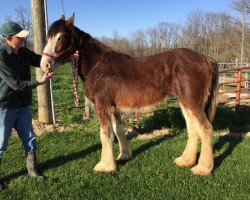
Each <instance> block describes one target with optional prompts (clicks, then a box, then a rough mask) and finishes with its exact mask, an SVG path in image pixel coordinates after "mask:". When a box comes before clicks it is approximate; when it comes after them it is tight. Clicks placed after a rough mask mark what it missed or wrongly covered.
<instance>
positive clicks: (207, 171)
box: [191, 165, 212, 176]
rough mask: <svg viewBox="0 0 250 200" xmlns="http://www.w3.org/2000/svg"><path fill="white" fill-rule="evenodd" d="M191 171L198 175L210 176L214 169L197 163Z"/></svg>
mask: <svg viewBox="0 0 250 200" xmlns="http://www.w3.org/2000/svg"><path fill="white" fill-rule="evenodd" d="M191 171H192V173H193V174H196V175H200V176H210V175H211V171H212V170H211V169H209V168H207V167H204V166H200V165H196V166H195V167H193V168H191Z"/></svg>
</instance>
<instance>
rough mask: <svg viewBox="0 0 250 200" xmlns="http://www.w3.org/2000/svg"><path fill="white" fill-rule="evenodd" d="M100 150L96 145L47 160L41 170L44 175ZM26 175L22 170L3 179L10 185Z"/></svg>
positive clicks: (41, 165) (41, 164)
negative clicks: (12, 181) (48, 171)
mask: <svg viewBox="0 0 250 200" xmlns="http://www.w3.org/2000/svg"><path fill="white" fill-rule="evenodd" d="M99 149H101V144H95V145H93V146H90V147H88V148H87V149H84V150H82V151H79V152H75V153H72V154H69V155H65V156H58V157H55V158H52V159H50V160H47V161H46V162H44V163H40V164H39V169H40V171H41V172H42V173H43V172H44V171H46V170H48V169H53V168H57V167H59V166H61V165H63V164H65V163H68V162H70V161H73V160H77V159H81V158H84V157H85V156H86V155H88V154H90V153H92V152H95V151H97V150H99ZM25 174H27V170H21V171H19V172H16V173H13V174H10V175H8V176H5V177H3V178H2V180H3V181H4V182H6V183H8V182H10V181H11V179H14V178H17V177H18V176H23V175H25Z"/></svg>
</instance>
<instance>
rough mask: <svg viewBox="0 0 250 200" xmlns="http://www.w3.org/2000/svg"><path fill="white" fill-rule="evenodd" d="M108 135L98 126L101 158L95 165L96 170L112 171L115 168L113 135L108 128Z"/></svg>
mask: <svg viewBox="0 0 250 200" xmlns="http://www.w3.org/2000/svg"><path fill="white" fill-rule="evenodd" d="M108 131H109V136H108V135H107V133H105V131H104V130H103V129H102V128H100V138H101V143H102V153H101V160H100V162H99V163H98V164H96V165H95V167H94V171H96V172H113V171H115V170H116V162H115V159H114V154H113V140H114V135H113V133H112V131H111V130H110V128H109V130H108Z"/></svg>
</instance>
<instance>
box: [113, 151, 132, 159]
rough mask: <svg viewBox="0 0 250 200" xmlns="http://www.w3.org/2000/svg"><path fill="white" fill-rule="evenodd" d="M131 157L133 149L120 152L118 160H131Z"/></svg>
mask: <svg viewBox="0 0 250 200" xmlns="http://www.w3.org/2000/svg"><path fill="white" fill-rule="evenodd" d="M131 158H132V153H131V151H129V152H128V153H120V154H119V155H118V156H117V158H116V160H118V161H123V160H129V159H131Z"/></svg>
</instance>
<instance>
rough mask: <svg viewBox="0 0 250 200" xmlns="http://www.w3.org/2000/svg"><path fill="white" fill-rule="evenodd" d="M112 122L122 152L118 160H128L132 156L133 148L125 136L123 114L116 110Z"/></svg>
mask: <svg viewBox="0 0 250 200" xmlns="http://www.w3.org/2000/svg"><path fill="white" fill-rule="evenodd" d="M111 124H112V128H113V131H114V133H115V135H116V136H117V139H118V143H119V148H120V154H119V155H118V157H117V160H128V159H130V158H132V153H131V149H130V147H129V143H128V140H127V138H126V136H125V130H124V126H123V124H122V121H121V115H120V113H119V112H117V111H115V112H114V113H113V114H112V117H111Z"/></svg>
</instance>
